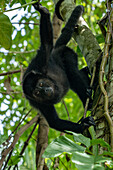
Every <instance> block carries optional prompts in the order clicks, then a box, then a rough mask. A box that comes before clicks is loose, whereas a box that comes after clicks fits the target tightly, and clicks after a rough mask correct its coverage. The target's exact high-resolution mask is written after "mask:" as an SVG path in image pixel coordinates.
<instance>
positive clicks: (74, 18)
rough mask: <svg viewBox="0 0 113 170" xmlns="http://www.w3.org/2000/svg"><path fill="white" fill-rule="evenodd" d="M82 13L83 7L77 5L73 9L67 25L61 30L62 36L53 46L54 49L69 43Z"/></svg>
mask: <svg viewBox="0 0 113 170" xmlns="http://www.w3.org/2000/svg"><path fill="white" fill-rule="evenodd" d="M83 11H84V8H83V6H81V5H79V6H77V7H75V9H74V10H73V12H72V14H71V16H70V18H69V20H68V22H67V24H66V25H65V27H64V29H63V30H62V34H61V35H60V37H59V38H58V40H57V42H56V44H55V48H58V47H60V46H62V45H66V44H67V43H68V42H69V40H70V39H71V37H72V34H73V32H74V29H75V26H76V25H77V23H78V20H79V17H80V16H81V15H82V13H83Z"/></svg>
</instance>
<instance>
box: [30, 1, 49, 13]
mask: <svg viewBox="0 0 113 170" xmlns="http://www.w3.org/2000/svg"><path fill="white" fill-rule="evenodd" d="M32 1H35V0H32ZM33 6H34V8H35V9H36V10H37V11H39V12H40V13H43V14H49V10H48V9H47V8H45V7H43V6H42V5H41V4H40V3H39V2H36V3H34V4H33Z"/></svg>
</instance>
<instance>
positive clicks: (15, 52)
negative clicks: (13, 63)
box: [0, 50, 37, 54]
mask: <svg viewBox="0 0 113 170" xmlns="http://www.w3.org/2000/svg"><path fill="white" fill-rule="evenodd" d="M36 51H37V50H31V51H5V52H0V53H3V54H4V53H7V54H29V53H34V52H36Z"/></svg>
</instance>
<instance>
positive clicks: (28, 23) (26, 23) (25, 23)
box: [12, 22, 40, 25]
mask: <svg viewBox="0 0 113 170" xmlns="http://www.w3.org/2000/svg"><path fill="white" fill-rule="evenodd" d="M12 24H24V25H30V24H32V25H40V24H39V23H33V22H12Z"/></svg>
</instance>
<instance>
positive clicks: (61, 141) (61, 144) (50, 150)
mask: <svg viewBox="0 0 113 170" xmlns="http://www.w3.org/2000/svg"><path fill="white" fill-rule="evenodd" d="M84 150H85V148H84V147H82V146H80V145H77V144H76V143H74V142H73V141H71V140H70V139H68V138H67V137H65V136H60V137H58V138H56V139H55V140H53V142H52V143H50V144H49V146H48V147H47V149H46V150H45V153H44V154H43V157H45V158H49V157H56V156H59V155H61V154H62V153H63V152H66V153H70V154H71V153H73V152H76V151H78V152H84Z"/></svg>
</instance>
